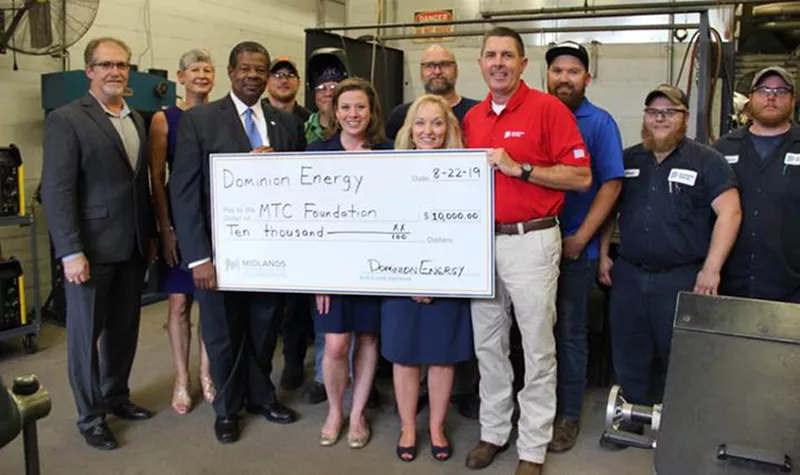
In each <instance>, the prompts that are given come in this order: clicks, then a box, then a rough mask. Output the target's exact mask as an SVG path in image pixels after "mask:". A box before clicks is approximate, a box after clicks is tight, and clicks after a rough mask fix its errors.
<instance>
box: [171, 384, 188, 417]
mask: <svg viewBox="0 0 800 475" xmlns="http://www.w3.org/2000/svg"><path fill="white" fill-rule="evenodd" d="M172 409H173V410H174V411H175V412H176V413H178V414H180V415H181V416H183V415H186V414H188V413H189V411H191V410H192V396H191V395H190V394H189V388H178V387H175V388H174V389H173V390H172Z"/></svg>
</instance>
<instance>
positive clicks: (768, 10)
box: [753, 2, 800, 17]
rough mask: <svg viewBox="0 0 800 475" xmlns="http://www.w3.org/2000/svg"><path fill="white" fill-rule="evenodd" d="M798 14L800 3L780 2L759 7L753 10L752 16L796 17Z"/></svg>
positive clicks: (799, 12)
mask: <svg viewBox="0 0 800 475" xmlns="http://www.w3.org/2000/svg"><path fill="white" fill-rule="evenodd" d="M798 14H800V3H798V2H780V3H770V4H768V5H760V6H757V7H754V8H753V16H754V17H756V16H765V15H798Z"/></svg>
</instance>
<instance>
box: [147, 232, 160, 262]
mask: <svg viewBox="0 0 800 475" xmlns="http://www.w3.org/2000/svg"><path fill="white" fill-rule="evenodd" d="M146 257H147V262H150V261H154V260H155V259H156V257H158V239H156V238H153V239H148V241H147V256H146Z"/></svg>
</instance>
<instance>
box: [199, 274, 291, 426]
mask: <svg viewBox="0 0 800 475" xmlns="http://www.w3.org/2000/svg"><path fill="white" fill-rule="evenodd" d="M195 297H196V298H197V301H198V302H199V304H200V313H201V315H202V316H201V318H200V325H201V327H202V331H203V341H204V342H205V344H206V351H207V352H208V359H209V362H210V365H211V379H212V380H213V381H214V385H215V386H216V388H217V397H216V398H215V399H214V412H215V413H216V414H217V415H218V416H222V417H229V416H232V415H234V414H236V413H237V412H239V410H240V409H242V408H243V407H244V405H245V404H247V405H255V406H262V405H268V404H272V403H273V402H275V386H274V385H273V384H272V380H271V379H270V373H271V372H272V355H273V354H274V353H275V345H276V343H277V338H278V332H277V323H278V322H277V319H276V318H275V315H276V310H277V308H278V304H279V303H280V298H281V296H280V295H276V294H269V293H256V292H216V291H203V290H197V291H196V293H195Z"/></svg>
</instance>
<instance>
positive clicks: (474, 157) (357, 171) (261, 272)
mask: <svg viewBox="0 0 800 475" xmlns="http://www.w3.org/2000/svg"><path fill="white" fill-rule="evenodd" d="M493 173H494V172H493V171H492V169H491V168H490V166H489V164H488V162H487V160H486V150H439V151H433V152H430V151H380V152H379V151H366V152H306V153H269V154H215V155H212V156H211V208H212V209H211V216H212V226H213V230H212V236H213V246H214V264H215V267H216V270H217V284H218V286H219V288H220V289H222V290H241V291H261V290H263V291H280V292H303V293H331V294H365V295H410V296H413V295H419V296H451V297H476V298H481V297H484V298H486V297H493V296H494V192H493V183H494V179H493Z"/></svg>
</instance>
